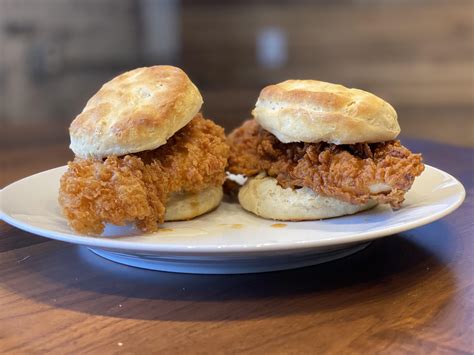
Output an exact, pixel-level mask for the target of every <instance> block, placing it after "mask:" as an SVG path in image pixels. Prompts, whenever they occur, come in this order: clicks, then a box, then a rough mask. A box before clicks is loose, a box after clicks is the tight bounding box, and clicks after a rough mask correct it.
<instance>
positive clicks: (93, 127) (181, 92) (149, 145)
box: [69, 66, 202, 158]
mask: <svg viewBox="0 0 474 355" xmlns="http://www.w3.org/2000/svg"><path fill="white" fill-rule="evenodd" d="M201 105H202V97H201V95H200V93H199V91H198V89H197V88H196V87H195V86H194V84H193V83H192V82H191V80H190V79H189V78H188V76H187V75H186V74H185V73H184V72H183V71H182V70H181V69H179V68H176V67H172V66H153V67H144V68H138V69H135V70H132V71H129V72H126V73H123V74H121V75H119V76H117V77H115V78H114V79H112V80H110V81H109V82H107V83H105V84H104V85H103V86H102V88H101V89H100V90H99V91H98V92H97V93H96V94H95V95H94V96H92V97H91V98H90V100H89V101H88V102H87V104H86V106H85V108H84V110H83V111H82V112H81V113H80V114H79V115H78V116H77V117H76V118H75V119H74V121H73V122H72V124H71V126H70V128H69V133H70V136H71V149H72V150H73V151H74V153H75V154H76V156H80V157H96V158H102V157H105V156H109V155H124V154H128V153H135V152H139V151H143V150H150V149H155V148H157V147H159V146H161V145H163V144H165V143H166V141H167V139H168V138H169V137H171V136H172V135H173V134H174V133H175V132H176V131H178V130H179V129H181V128H182V127H183V126H185V125H186V124H187V123H188V122H189V121H190V120H191V119H192V118H193V117H194V116H195V115H196V114H197V113H198V112H199V110H200V108H201Z"/></svg>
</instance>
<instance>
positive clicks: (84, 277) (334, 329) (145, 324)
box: [0, 140, 474, 354]
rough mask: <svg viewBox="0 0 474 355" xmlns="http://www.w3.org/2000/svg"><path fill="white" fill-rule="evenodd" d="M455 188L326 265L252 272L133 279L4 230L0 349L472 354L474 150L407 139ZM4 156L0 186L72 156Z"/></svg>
mask: <svg viewBox="0 0 474 355" xmlns="http://www.w3.org/2000/svg"><path fill="white" fill-rule="evenodd" d="M405 142H406V143H407V145H408V146H410V147H411V148H412V149H413V150H415V151H421V152H422V153H423V154H424V156H425V160H426V162H427V163H429V164H431V165H434V166H436V167H439V168H441V169H443V170H446V171H448V172H450V173H451V174H453V175H454V176H456V177H457V178H458V179H460V180H461V181H462V182H463V184H464V186H465V187H466V190H467V193H468V195H467V200H466V201H465V203H464V204H463V205H462V206H461V207H460V208H459V209H458V210H457V211H456V212H454V213H453V214H452V215H450V216H448V217H447V218H444V219H442V220H440V221H438V222H435V223H432V224H430V225H427V226H424V227H421V228H417V229H415V230H412V231H409V232H406V233H402V234H400V235H394V236H391V237H387V238H383V239H380V240H377V241H375V242H373V243H372V245H371V246H370V247H369V248H367V249H366V250H364V251H362V252H360V253H358V254H356V255H353V256H350V257H347V258H344V259H341V260H338V261H334V262H330V263H327V264H323V265H319V266H315V267H308V268H303V269H299V270H292V271H283V272H274V273H267V274H254V275H234V276H211V275H209V276H204V275H185V274H173V273H163V272H152V271H146V270H140V269H134V268H131V267H126V266H122V265H118V264H114V263H112V262H109V261H107V260H104V259H101V258H100V257H98V256H96V255H94V254H92V253H90V252H89V251H88V250H87V249H86V248H84V247H78V246H75V245H69V244H66V243H61V242H56V241H51V240H48V239H46V238H41V237H36V236H33V235H31V234H28V233H25V232H22V231H20V230H18V229H16V228H13V227H11V226H9V225H7V224H5V223H3V222H1V223H0V233H1V237H0V352H2V353H3V352H11V353H31V352H53V353H56V352H61V353H64V352H68V353H78V352H94V353H105V352H107V353H109V352H122V351H123V352H134V353H146V352H157V353H169V354H171V353H173V354H176V353H209V354H213V353H237V352H239V353H240V352H243V353H255V354H257V353H259V354H260V353H319V352H325V353H348V352H356V353H373V352H376V351H384V352H391V353H392V352H396V353H406V352H412V353H433V352H436V353H469V352H472V351H473V350H474V348H473V340H472V339H473V335H474V328H473V326H474V322H473V314H474V303H473V298H474V293H473V290H474V276H473V273H474V265H473V264H474V243H473V239H472V238H473V236H474V228H473V222H472V221H473V216H474V211H473V200H472V194H473V193H474V181H473V169H472V166H473V165H472V163H473V150H472V149H469V148H456V147H452V146H447V145H440V144H435V143H430V142H427V141H419V140H418V141H410V140H406V141H405ZM68 157H69V153H68V151H67V148H66V144H62V143H49V144H44V145H43V147H42V148H40V149H38V148H33V147H30V148H28V147H25V148H16V149H12V150H11V151H10V154H3V155H2V161H1V163H2V176H1V178H2V180H1V186H4V185H5V184H7V183H9V182H11V181H13V180H15V179H17V178H20V177H21V176H24V175H27V174H31V173H34V172H36V171H39V170H42V169H46V168H49V167H53V166H55V165H59V164H62V163H63V162H64V161H65V160H66V159H68Z"/></svg>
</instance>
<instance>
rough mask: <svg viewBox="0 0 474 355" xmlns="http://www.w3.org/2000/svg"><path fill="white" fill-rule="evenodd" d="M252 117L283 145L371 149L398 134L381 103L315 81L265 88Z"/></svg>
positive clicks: (360, 92) (392, 115) (386, 106)
mask: <svg viewBox="0 0 474 355" xmlns="http://www.w3.org/2000/svg"><path fill="white" fill-rule="evenodd" d="M252 114H253V116H254V118H255V120H256V121H257V122H258V123H259V124H260V125H261V126H262V127H263V128H264V129H266V130H267V131H269V132H271V133H272V134H273V135H275V136H276V137H277V138H278V139H279V140H280V141H281V142H283V143H290V142H305V143H317V142H328V143H334V144H354V143H374V142H383V141H388V140H393V139H395V138H396V137H397V136H398V134H399V133H400V126H399V125H398V121H397V113H396V112H395V110H394V109H393V107H392V106H391V105H390V104H389V103H387V102H386V101H384V100H382V99H381V98H379V97H377V96H375V95H373V94H371V93H369V92H366V91H363V90H358V89H349V88H346V87H344V86H342V85H337V84H331V83H326V82H323V81H317V80H287V81H284V82H282V83H279V84H276V85H270V86H267V87H266V88H264V89H263V90H262V92H261V93H260V96H259V98H258V101H257V103H256V105H255V109H254V110H253V111H252Z"/></svg>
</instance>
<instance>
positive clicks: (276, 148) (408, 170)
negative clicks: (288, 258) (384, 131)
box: [228, 120, 424, 208]
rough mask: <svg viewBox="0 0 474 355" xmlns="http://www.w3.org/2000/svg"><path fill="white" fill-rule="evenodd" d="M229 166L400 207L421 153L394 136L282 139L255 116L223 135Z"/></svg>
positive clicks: (293, 184)
mask: <svg viewBox="0 0 474 355" xmlns="http://www.w3.org/2000/svg"><path fill="white" fill-rule="evenodd" d="M228 141H229V145H230V147H231V150H230V157H229V167H228V170H229V171H230V172H231V173H234V174H243V175H246V176H248V177H251V176H255V175H257V174H259V173H261V172H265V173H266V174H267V175H268V176H270V177H274V178H276V179H277V181H278V184H279V185H280V186H282V187H283V188H288V187H289V188H293V189H298V188H302V187H308V188H310V189H312V190H313V191H315V192H317V193H319V194H322V195H325V196H329V197H334V198H337V199H340V200H343V201H346V202H349V203H351V204H365V203H367V202H368V201H369V200H375V201H377V202H379V203H389V204H390V205H391V206H392V207H394V208H399V207H400V205H401V203H402V202H403V200H404V195H405V193H406V192H407V191H408V190H409V189H410V187H411V185H412V184H413V182H414V180H415V178H416V177H417V176H419V175H420V174H421V173H422V172H423V170H424V165H423V163H422V157H421V155H420V154H413V153H412V152H410V150H408V149H407V148H405V147H404V146H402V145H401V144H400V142H399V141H396V140H392V141H387V142H380V143H373V144H367V143H358V144H343V145H336V144H331V143H325V142H320V143H282V142H280V141H279V140H278V139H277V138H276V137H275V136H274V135H273V134H271V133H270V132H268V131H266V130H264V129H263V128H262V127H261V126H260V125H259V124H258V123H257V122H256V121H255V120H248V121H246V122H245V123H244V124H243V125H242V126H241V127H239V128H237V129H236V130H235V131H233V132H232V133H231V134H230V135H229V137H228Z"/></svg>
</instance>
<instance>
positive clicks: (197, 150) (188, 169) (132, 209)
mask: <svg viewBox="0 0 474 355" xmlns="http://www.w3.org/2000/svg"><path fill="white" fill-rule="evenodd" d="M228 155H229V147H228V145H227V143H226V140H225V135H224V130H223V129H222V128H221V127H219V126H217V125H216V124H214V123H213V122H212V121H210V120H206V119H204V118H203V117H202V116H201V115H200V114H199V115H197V116H196V117H195V118H194V119H193V120H192V121H191V122H190V123H189V124H187V125H186V126H185V127H184V128H182V129H181V130H180V131H178V132H177V133H175V134H174V135H173V136H172V137H171V138H170V139H169V140H168V142H167V143H166V144H165V145H163V146H161V147H159V148H157V149H155V150H151V151H145V152H140V153H136V154H130V155H126V156H122V157H117V156H110V157H108V158H107V159H105V160H104V161H102V160H93V159H78V158H76V159H75V160H74V161H72V162H69V164H68V170H67V172H66V173H65V174H64V175H63V176H62V178H61V183H60V191H59V203H60V205H61V208H62V211H63V213H64V215H65V216H66V217H67V219H68V221H69V224H70V225H71V227H72V228H73V229H74V230H76V231H78V232H81V233H87V234H100V233H102V232H103V229H104V224H105V223H112V224H115V225H124V224H126V223H130V222H132V223H136V225H137V226H138V227H139V228H140V229H141V230H143V231H144V232H153V231H156V230H157V228H158V224H159V223H163V219H164V214H165V209H166V202H167V199H168V196H169V194H170V193H172V192H191V193H195V192H199V191H202V190H203V189H205V188H207V187H209V186H221V185H222V184H223V182H224V180H225V177H226V175H225V167H226V164H227V158H228Z"/></svg>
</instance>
